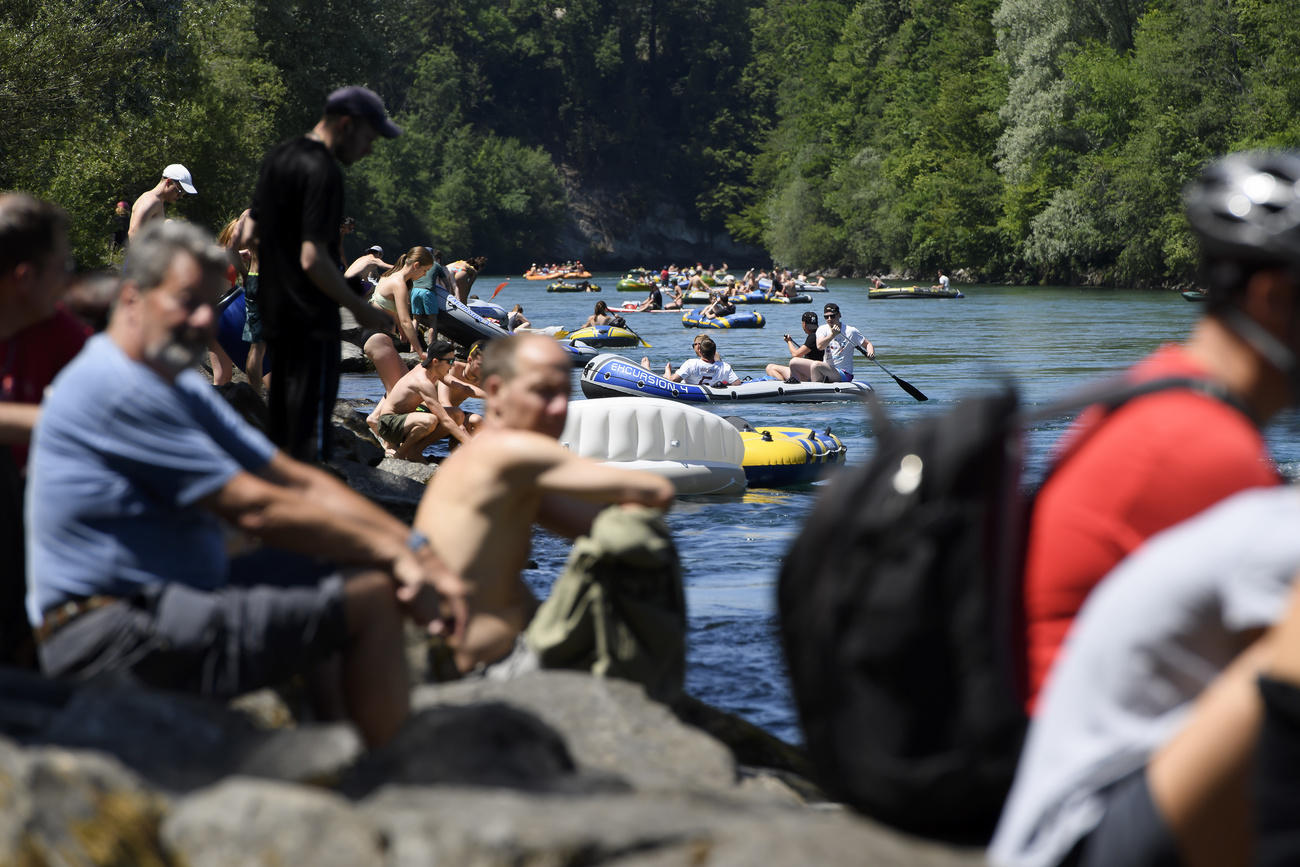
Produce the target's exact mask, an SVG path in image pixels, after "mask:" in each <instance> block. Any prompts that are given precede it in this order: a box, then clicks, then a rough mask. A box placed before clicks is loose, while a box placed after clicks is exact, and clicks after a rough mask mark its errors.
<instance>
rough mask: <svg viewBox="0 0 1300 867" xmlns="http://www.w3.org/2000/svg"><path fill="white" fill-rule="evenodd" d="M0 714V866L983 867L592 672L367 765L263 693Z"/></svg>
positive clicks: (31, 687) (762, 740)
mask: <svg viewBox="0 0 1300 867" xmlns="http://www.w3.org/2000/svg"><path fill="white" fill-rule="evenodd" d="M0 696H3V697H2V698H0V801H3V803H4V808H3V810H0V863H4V864H24V865H28V864H30V865H35V864H97V865H100V864H102V865H107V864H121V865H127V864H132V865H182V864H183V865H189V867H200V865H247V864H264V865H272V864H312V865H318V867H319V865H326V867H328V865H340V867H341V865H363V864H366V865H368V864H373V865H413V867H414V865H442V864H446V865H596V864H609V865H615V864H616V865H620V867H632V865H645V867H650V865H656V867H658V865H677V864H681V865H752V864H772V865H784V864H789V865H804V864H818V865H824V864H870V865H900V867H901V865H923V867H924V865H933V867H946V865H952V867H957V865H975V864H978V863H981V859H980V856H979V855H978V853H972V852H960V851H957V850H952V849H948V848H945V847H942V846H937V845H934V844H931V843H925V842H919V841H916V840H912V839H909V838H907V837H905V836H903V835H900V834H897V833H895V832H892V831H889V830H887V829H884V828H881V827H880V826H878V825H875V824H873V823H871V822H868V821H865V820H862V819H859V818H856V817H854V816H852V815H850V814H848V813H847V812H845V811H844V810H842V809H840V808H839V807H836V806H834V805H831V804H828V803H826V802H825V801H824V800H822V799H820V797H819V796H818V794H817V792H816V789H815V787H813V786H812V785H811V784H809V783H807V782H806V781H804V780H802V779H801V778H800V777H798V775H796V774H794V773H793V772H791V771H789V770H780V769H775V768H770V767H760V766H756V765H750V764H746V763H744V762H743V761H740V760H738V758H737V755H738V753H749V754H751V755H756V754H761V753H763V752H764V751H767V752H768V753H769V754H772V755H776V754H779V753H781V752H782V751H790V748H789V747H785V746H783V745H780V744H779V742H776V743H775V744H773V743H770V741H772V740H774V739H771V738H770V736H766V735H764V734H762V733H761V732H756V731H754V730H752V729H751V728H750V727H747V726H746V725H745V724H744V723H743V722H741V721H739V720H735V719H734V718H728V717H727V716H726V715H725V714H721V713H719V712H718V711H713V710H711V709H707V708H702V707H699V706H696V707H694V708H691V707H689V706H687V707H684V708H680V709H678V713H680V714H683V715H691V714H695V715H697V716H699V715H703V716H708V717H710V718H712V720H713V723H712V724H713V726H714V727H715V728H718V729H720V730H727V729H728V727H730V730H731V732H732V735H733V737H735V739H736V743H735V745H734V747H733V746H729V745H728V744H726V743H724V742H723V741H721V740H719V739H717V738H716V737H714V736H712V735H710V734H708V733H706V732H705V731H704V730H702V729H700V728H697V727H696V726H693V725H688V724H686V723H684V722H682V720H681V719H680V718H679V716H678V713H674V711H673V709H670V708H668V707H666V706H664V705H660V704H656V703H654V702H652V701H650V700H649V699H647V698H646V697H645V695H644V693H642V691H641V690H640V688H639V687H637V686H634V685H632V684H629V683H624V682H621V681H614V680H604V679H600V678H595V677H591V676H588V675H585V674H577V673H571V672H538V673H535V674H532V675H529V676H527V677H523V678H520V679H519V680H516V681H513V682H510V683H488V682H485V681H472V682H460V683H454V684H446V685H419V686H416V687H415V689H414V692H413V698H414V705H415V707H416V712H415V714H414V716H413V717H412V719H411V720H410V722H409V723H408V725H407V727H406V728H405V729H404V730H403V731H402V733H401V734H400V735H399V736H398V738H397V739H396V740H395V741H394V742H393V743H391V744H390V745H388V746H387V747H385V748H383V749H381V750H377V751H374V752H372V753H369V754H367V753H364V752H363V751H362V749H361V747H360V744H359V742H358V740H357V738H356V735H355V733H354V732H353V731H352V730H351V729H350V728H349V727H347V726H345V725H342V724H323V723H310V722H303V723H298V724H288V725H285V722H286V719H287V716H286V713H287V709H286V707H285V706H284V705H283V703H282V702H281V701H280V699H279V697H278V696H276V695H275V694H273V693H259V694H256V695H254V696H250V697H248V698H247V699H244V700H241V701H239V702H236V703H235V704H234V705H233V706H231V707H228V708H226V707H218V706H214V705H209V704H206V703H203V702H199V701H195V700H193V699H188V698H185V697H180V696H174V695H168V694H164V693H159V692H153V691H147V690H141V689H137V688H133V687H130V686H127V685H124V684H114V683H108V682H103V683H90V684H86V685H84V686H78V687H76V688H73V687H71V686H68V685H65V684H58V683H53V682H51V681H46V680H43V679H40V678H37V677H35V676H32V675H28V674H25V673H21V672H15V671H0ZM274 725H279V726H281V727H269V726H274ZM773 751H775V752H773ZM790 752H791V753H792V756H793V757H794V758H795V759H796V760H797V753H794V752H793V751H790ZM792 756H787V758H791V757H792Z"/></svg>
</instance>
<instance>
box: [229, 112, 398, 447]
mask: <svg viewBox="0 0 1300 867" xmlns="http://www.w3.org/2000/svg"><path fill="white" fill-rule="evenodd" d="M401 132H402V131H401V129H400V128H399V127H398V126H397V125H396V124H394V123H393V122H392V121H391V120H389V119H388V115H387V112H386V111H385V110H384V104H383V102H382V100H380V98H379V96H378V95H377V94H375V93H374V92H373V91H370V90H367V89H366V88H364V87H344V88H341V89H339V90H336V91H334V92H333V93H331V94H330V95H329V97H328V99H327V100H326V102H325V111H324V114H323V115H322V116H321V119H320V121H319V122H317V124H316V126H314V127H313V128H312V130H311V132H309V133H307V134H306V135H305V136H300V137H298V138H293V139H290V140H288V141H285V142H281V143H280V144H278V145H276V146H275V147H274V148H273V149H272V150H271V152H270V153H268V154H267V155H266V157H265V159H263V161H262V167H261V170H260V172H259V174H258V179H257V189H256V191H255V192H254V193H253V213H252V217H253V220H252V221H251V222H252V225H253V226H254V228H253V229H252V230H251V231H252V232H254V233H255V234H256V237H257V241H258V256H259V263H260V266H261V285H260V297H259V300H260V302H261V306H262V331H263V334H264V335H265V336H266V341H267V348H268V350H269V352H270V355H271V361H272V364H273V366H274V369H275V375H274V376H273V377H272V379H271V391H270V434H271V439H272V440H273V441H274V442H275V443H276V444H277V445H279V446H280V447H281V448H282V449H283V450H284V451H285V452H287V453H288V454H290V455H292V456H293V457H295V458H298V459H299V460H303V461H314V460H317V459H321V460H324V459H327V458H328V457H329V434H330V415H331V413H332V411H333V409H334V401H335V399H336V398H337V396H338V376H339V370H338V368H339V330H340V321H339V308H340V307H346V308H348V309H349V310H351V311H352V313H353V315H354V316H356V319H357V323H358V324H359V325H361V326H362V327H363V328H369V329H373V330H382V329H385V328H387V327H388V325H389V319H388V317H387V316H386V315H385V314H384V313H383V312H382V311H379V310H377V309H375V308H373V307H371V306H369V305H368V304H366V303H365V299H364V298H363V297H361V296H360V295H359V294H358V293H357V291H356V290H355V289H354V288H352V287H350V286H349V284H348V282H347V281H346V280H344V278H343V275H342V273H341V272H342V255H341V252H342V251H341V250H340V245H339V225H340V223H341V222H342V220H343V173H342V171H341V170H340V169H339V164H340V163H342V164H343V165H345V166H349V165H352V164H353V163H354V162H356V161H357V160H359V159H361V158H362V157H364V156H365V155H366V154H368V153H370V148H371V144H372V143H373V142H374V140H375V138H376V137H378V136H381V135H382V136H384V137H385V138H394V137H396V136H398V135H401Z"/></svg>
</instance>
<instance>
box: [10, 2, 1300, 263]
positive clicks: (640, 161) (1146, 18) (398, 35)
mask: <svg viewBox="0 0 1300 867" xmlns="http://www.w3.org/2000/svg"><path fill="white" fill-rule="evenodd" d="M1292 12H1293V10H1292V9H1291V8H1290V6H1289V5H1288V4H1284V3H1281V2H1269V0H1234V2H1232V3H1223V2H1214V0H858V2H854V0H690V2H688V0H606V2H598V0H566V5H558V2H541V0H476V2H469V0H433V2H430V3H425V4H410V3H397V2H395V0H347V2H343V0H116V2H109V0H60V2H58V3H55V2H53V0H11V2H8V3H6V4H4V6H3V7H0V56H3V57H5V58H6V60H5V63H4V64H3V65H2V66H0V116H3V117H4V118H5V119H6V123H7V129H6V134H5V135H4V136H3V137H2V138H0V188H20V189H27V190H30V191H32V192H34V193H36V194H38V195H41V196H45V197H48V198H51V199H53V200H56V201H58V202H60V203H61V204H63V205H64V206H65V207H67V208H68V209H69V210H70V211H71V212H72V213H73V215H74V217H75V220H76V225H75V230H74V241H75V246H76V251H77V255H78V257H79V259H80V260H81V261H82V262H83V263H85V264H91V265H94V264H102V263H103V262H105V261H107V260H108V257H109V253H108V245H107V237H108V229H109V215H110V213H111V210H112V204H113V202H115V201H116V200H117V199H120V198H125V199H127V200H128V201H132V200H134V198H135V197H136V196H138V195H139V194H140V193H141V192H143V191H144V190H146V189H148V188H149V187H151V186H152V185H153V184H154V183H155V182H156V180H157V177H158V173H159V171H160V169H161V167H162V166H163V165H165V164H166V163H169V162H183V163H185V164H186V165H187V166H189V167H190V168H191V170H192V171H193V172H194V176H195V182H196V184H197V185H198V187H199V190H200V195H199V196H194V197H186V198H185V199H184V200H183V201H181V202H180V203H178V204H177V205H176V206H173V211H174V213H178V214H180V215H182V216H186V217H188V218H191V219H194V220H198V221H201V222H203V223H205V224H207V225H210V226H212V227H213V228H214V229H216V228H218V227H219V226H220V225H221V223H223V222H224V221H225V220H227V219H229V218H231V217H233V216H234V215H235V214H237V213H238V212H239V210H240V209H241V208H242V207H244V206H245V205H246V204H247V201H248V199H249V196H250V194H251V191H252V185H253V182H254V180H255V177H256V171H257V165H258V162H259V160H260V158H261V154H262V153H264V152H265V150H266V149H267V148H268V147H269V146H270V145H271V144H272V143H274V142H275V141H277V140H279V139H281V138H285V137H287V136H290V135H295V134H300V133H302V132H305V131H306V130H307V129H308V128H310V126H311V124H312V123H313V122H314V120H315V118H316V116H317V115H318V113H319V108H320V105H321V104H322V102H323V99H324V96H325V94H326V93H328V91H329V90H330V89H332V88H333V87H336V86H339V85H341V84H345V83H364V84H367V85H369V86H371V87H373V88H375V89H376V90H378V91H379V92H380V93H381V94H383V95H384V97H385V99H386V100H387V102H388V105H389V107H390V109H391V110H392V112H393V114H394V116H395V117H396V119H397V121H398V122H399V123H400V124H402V125H403V126H404V127H405V128H406V130H407V135H405V136H403V137H402V138H399V139H397V140H394V141H391V142H381V143H379V144H378V145H377V146H376V150H375V155H374V156H372V157H369V158H367V159H366V160H363V161H362V162H360V163H358V164H357V165H356V166H355V167H354V168H352V169H349V170H348V172H347V177H348V184H349V190H348V195H349V210H350V211H351V212H352V213H353V214H355V215H356V217H357V218H358V221H359V235H358V239H359V240H360V241H364V242H365V243H370V242H376V241H377V242H379V243H382V244H384V245H385V246H386V247H390V248H392V249H398V248H404V247H407V246H410V245H411V244H414V243H431V244H435V245H437V246H439V247H442V248H443V249H444V250H446V251H447V252H448V253H449V254H450V255H451V256H454V257H459V256H468V255H475V254H481V255H486V256H488V257H489V259H490V261H491V262H492V265H491V266H490V267H494V268H495V267H498V266H499V267H501V268H502V269H506V268H514V267H517V266H519V265H520V264H525V263H527V262H528V261H532V260H539V259H549V258H555V257H564V256H572V255H583V254H584V253H586V252H587V251H585V250H582V249H559V244H560V240H559V239H560V238H561V233H562V232H563V231H564V229H565V226H566V221H567V220H568V217H569V214H570V211H571V210H573V209H575V208H581V209H585V210H586V212H587V213H591V212H592V211H593V209H594V210H596V211H599V210H600V209H605V210H606V211H609V210H617V211H618V212H619V216H621V217H622V218H624V221H623V222H624V224H630V223H632V222H635V221H636V220H638V219H648V218H649V215H651V214H658V213H665V211H664V210H663V208H664V207H665V206H667V209H668V210H667V211H666V212H673V211H674V210H675V211H676V212H677V213H682V214H684V215H686V216H687V218H688V219H689V220H692V221H694V222H695V223H696V224H697V225H699V226H701V227H704V228H706V229H709V230H711V231H722V230H725V231H726V232H728V233H730V235H731V236H732V237H733V238H734V239H736V240H737V241H739V242H742V243H748V244H754V245H758V246H761V247H763V248H766V249H767V250H768V251H769V252H770V254H771V256H772V257H773V258H774V259H776V260H778V261H781V262H785V263H788V264H791V265H794V266H798V267H802V268H818V267H820V268H842V269H852V270H856V271H859V272H864V271H900V272H910V273H916V274H923V275H928V274H929V273H930V272H933V270H934V269H935V268H936V267H943V268H945V269H965V270H966V271H967V272H968V273H970V274H971V275H972V276H975V277H978V278H983V279H989V280H1025V281H1031V282H1032V281H1052V282H1092V283H1107V284H1116V285H1165V284H1170V283H1177V282H1180V281H1185V280H1187V279H1189V276H1190V273H1191V269H1192V266H1193V264H1194V263H1193V256H1194V253H1193V247H1192V244H1191V241H1190V238H1189V237H1188V235H1187V232H1186V229H1185V227H1184V225H1183V222H1182V219H1181V216H1180V208H1179V190H1180V188H1181V187H1182V185H1183V184H1184V183H1185V182H1186V181H1187V180H1188V179H1189V178H1190V177H1192V176H1193V175H1194V174H1195V172H1196V171H1197V170H1198V169H1199V167H1200V166H1202V165H1203V164H1204V163H1205V162H1206V161H1207V160H1209V159H1211V158H1212V157H1213V156H1215V155H1217V154H1221V153H1224V152H1226V151H1229V150H1233V149H1238V148H1243V147H1254V146H1271V147H1276V146H1281V147H1293V146H1297V145H1300V110H1298V109H1300V64H1297V63H1296V62H1295V57H1296V56H1297V50H1298V49H1300V22H1298V21H1297V20H1296V18H1295V16H1294V15H1293V14H1292ZM565 237H570V238H571V237H572V236H571V235H565ZM354 246H358V245H354ZM352 252H353V253H355V252H357V250H353V251H352ZM611 264H612V262H611Z"/></svg>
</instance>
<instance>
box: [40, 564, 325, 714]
mask: <svg viewBox="0 0 1300 867" xmlns="http://www.w3.org/2000/svg"><path fill="white" fill-rule="evenodd" d="M229 577H230V584H229V585H228V586H226V587H224V588H222V589H220V590H216V591H203V590H195V589H193V588H191V587H187V586H185V585H183V584H158V585H152V586H149V587H144V588H142V589H141V590H140V591H139V592H138V593H136V594H135V595H134V596H131V597H128V598H125V599H123V600H122V601H120V602H116V603H114V604H112V605H108V606H105V607H103V608H97V609H95V610H93V611H90V612H88V613H86V614H83V615H82V616H80V617H78V618H76V619H75V620H73V621H71V622H70V623H68V624H67V625H66V626H64V627H63V628H61V629H59V630H58V631H57V632H55V633H54V634H53V635H51V636H50V637H49V638H48V639H47V640H46V641H45V642H44V643H43V644H42V645H41V648H40V655H41V663H42V666H43V668H44V670H45V672H46V674H49V675H51V676H53V677H71V678H88V677H93V676H95V675H101V674H109V673H114V674H119V675H126V676H128V677H130V678H132V679H134V680H137V681H139V682H140V683H142V684H144V685H146V686H151V687H155V688H158V689H169V690H177V691H182V692H189V693H196V694H198V695H203V696H208V697H210V698H218V699H226V698H231V697H233V696H236V695H239V694H241V693H245V692H249V691H250V690H254V689H261V688H263V687H266V686H272V685H275V684H278V683H282V682H284V681H286V680H288V679H289V678H291V677H292V676H293V675H295V674H297V673H299V672H301V671H304V670H306V669H307V668H309V667H311V666H312V665H314V664H315V663H318V662H321V661H323V660H325V659H328V658H329V657H330V656H332V655H333V654H334V653H336V652H338V651H340V650H342V649H343V647H344V645H345V643H346V640H347V622H346V618H345V615H344V601H343V577H342V576H341V575H340V574H338V572H337V571H336V570H335V569H334V567H333V566H330V565H328V564H324V563H320V562H317V561H315V560H312V559H310V558H308V557H304V556H300V555H297V554H291V553H288V552H285V551H279V550H275V549H264V550H262V551H258V552H256V553H253V554H249V555H246V556H243V557H238V558H235V559H234V560H232V561H231V563H230V572H229Z"/></svg>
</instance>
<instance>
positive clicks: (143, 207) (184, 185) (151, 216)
mask: <svg viewBox="0 0 1300 867" xmlns="http://www.w3.org/2000/svg"><path fill="white" fill-rule="evenodd" d="M197 192H198V190H196V189H195V188H194V179H193V178H192V177H190V170H189V169H187V168H185V166H183V165H181V164H180V163H172V164H171V165H169V166H168V167H167V168H165V169H163V173H162V178H161V179H160V180H159V181H158V185H157V186H155V187H154V188H153V189H151V190H147V191H146V192H144V193H141V194H140V198H138V199H136V200H135V204H134V205H132V207H131V225H130V226H129V227H128V228H127V230H126V236H127V238H134V237H135V236H136V233H137V232H139V231H140V230H141V229H143V228H144V227H145V226H147V225H149V224H150V223H152V222H153V221H154V220H161V219H163V218H164V217H165V216H166V206H167V205H169V204H171V203H172V202H175V201H176V200H177V199H179V198H180V197H181V193H190V194H194V193H197Z"/></svg>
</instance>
